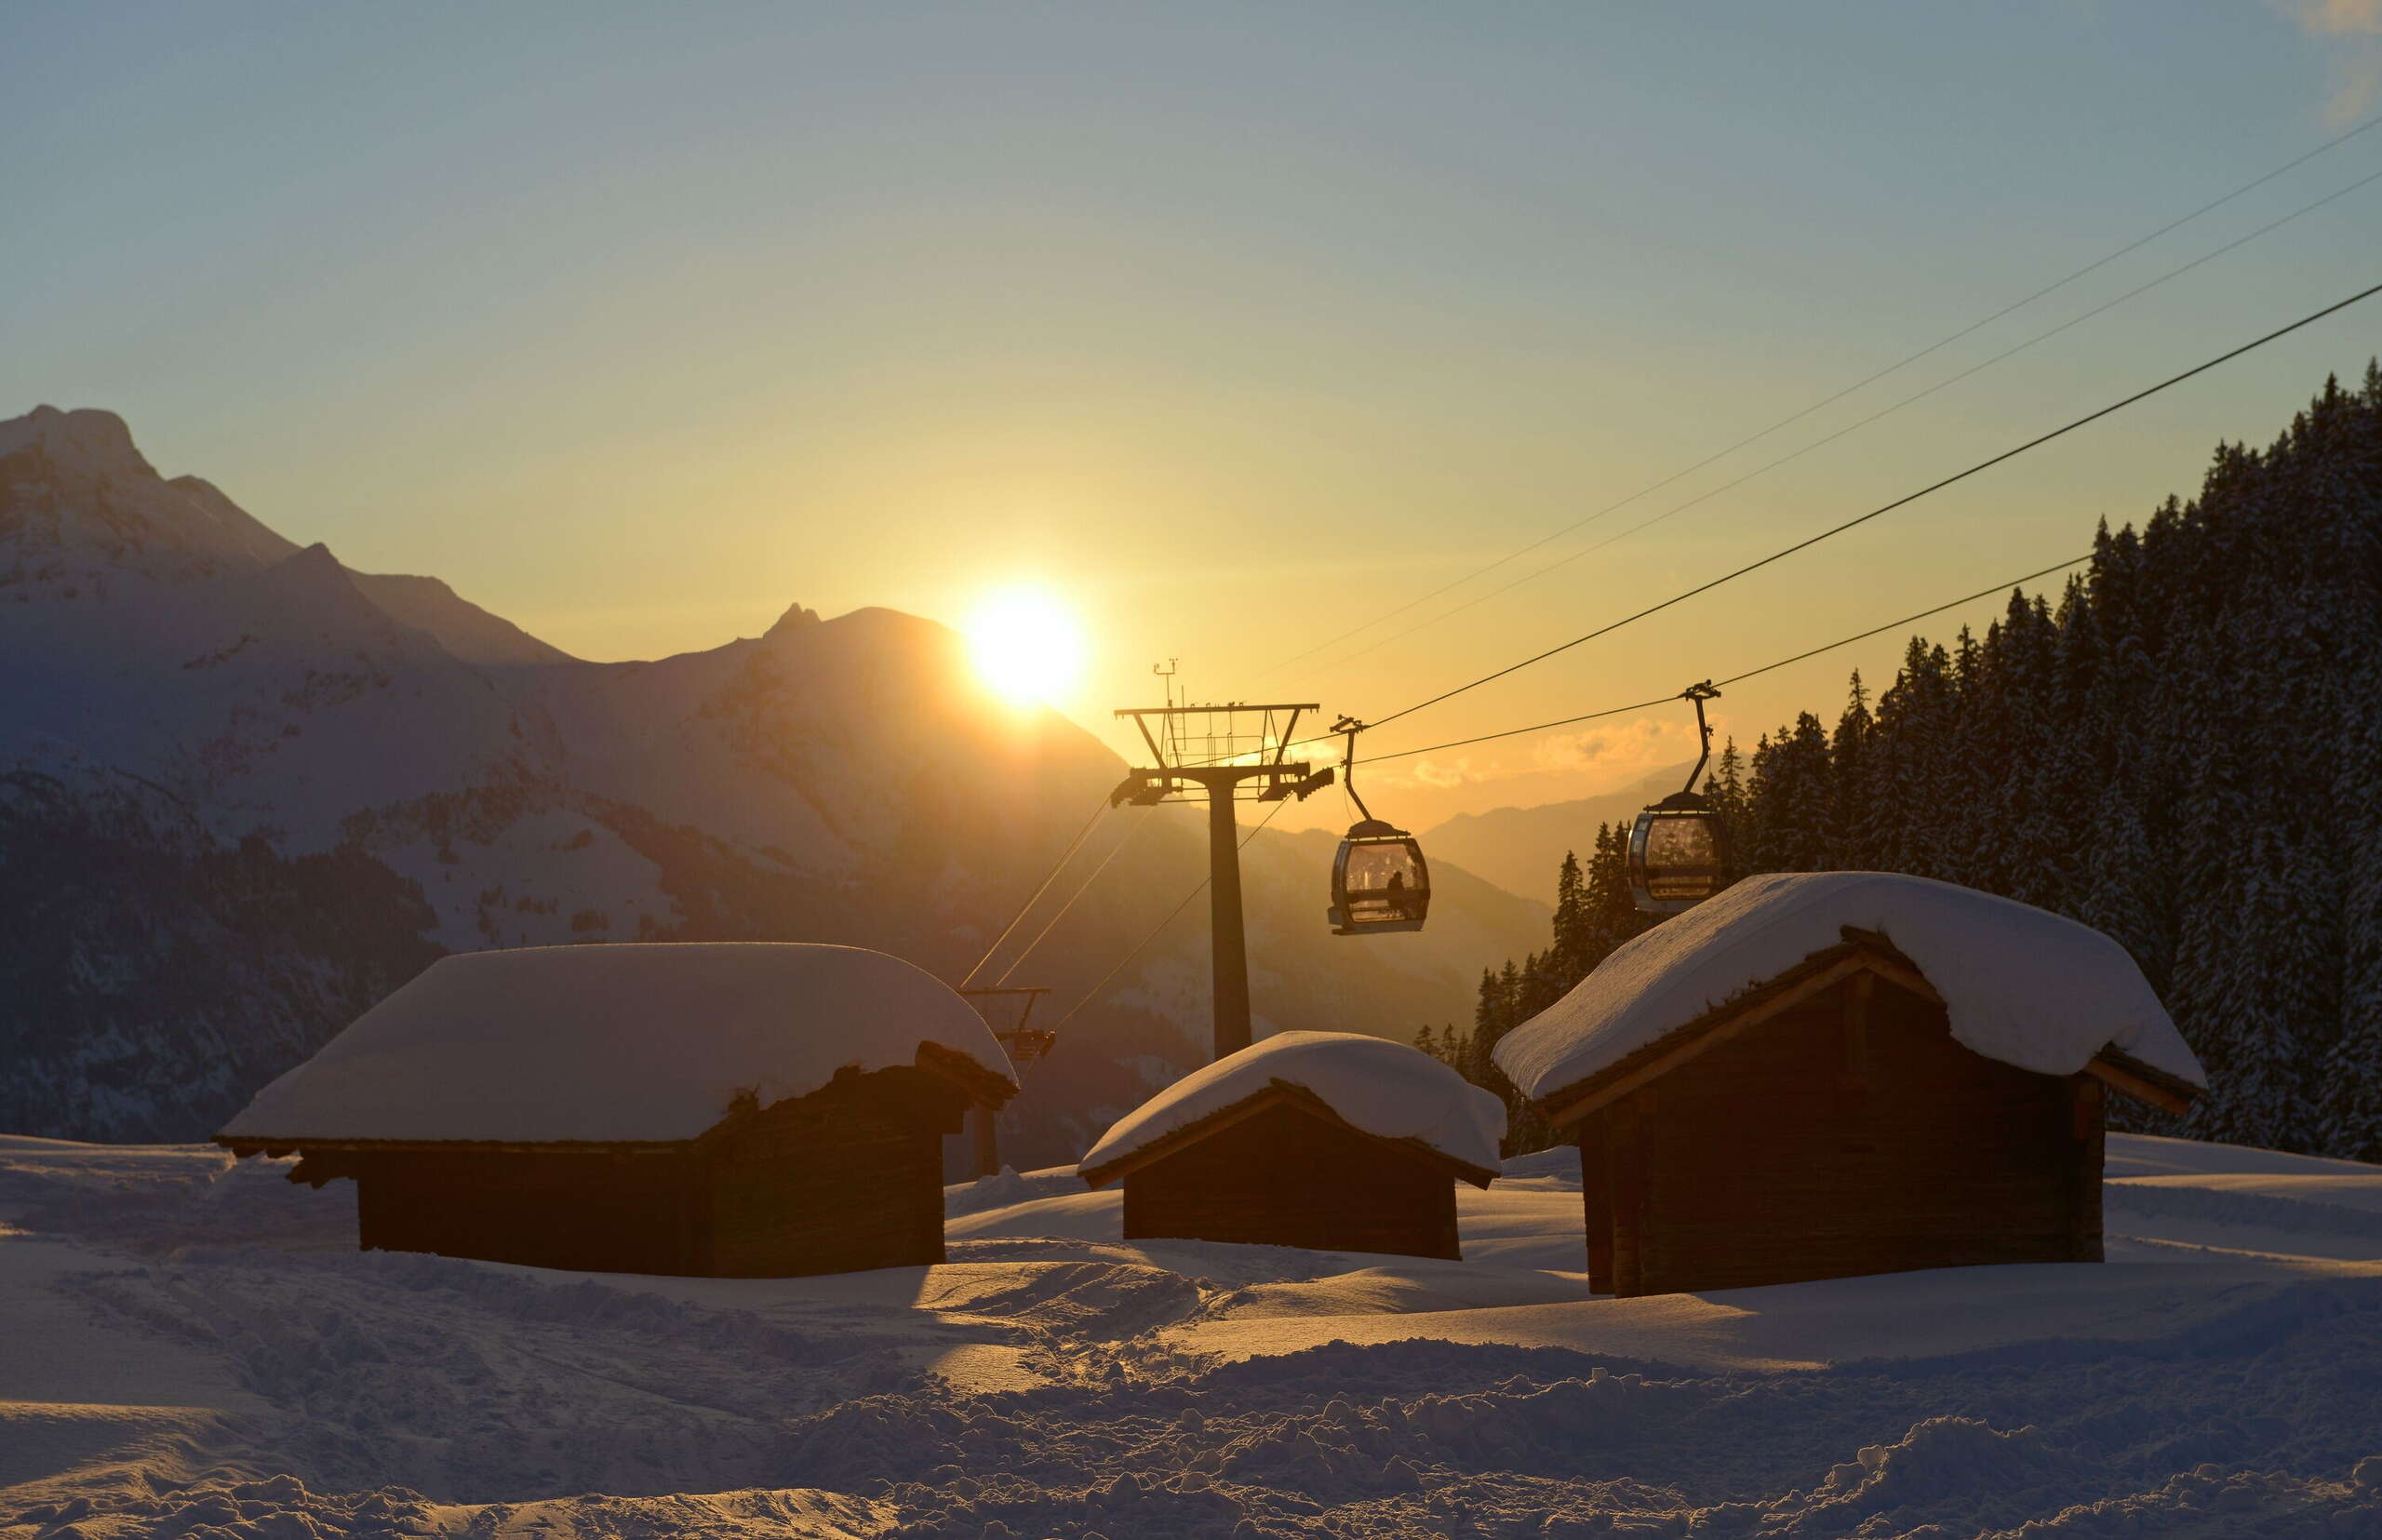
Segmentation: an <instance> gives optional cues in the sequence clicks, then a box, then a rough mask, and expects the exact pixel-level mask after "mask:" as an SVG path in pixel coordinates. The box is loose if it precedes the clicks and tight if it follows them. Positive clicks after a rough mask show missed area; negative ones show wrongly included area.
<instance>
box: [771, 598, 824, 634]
mask: <svg viewBox="0 0 2382 1540" xmlns="http://www.w3.org/2000/svg"><path fill="white" fill-rule="evenodd" d="M818 623H819V611H817V610H816V609H804V608H802V606H800V605H798V604H795V605H788V606H787V607H786V612H785V613H784V614H783V615H780V616H779V617H778V621H777V623H776V624H775V625H773V626H771V627H769V630H767V631H765V632H763V633H762V634H761V639H762V640H764V641H769V640H772V639H774V638H776V637H779V636H784V635H787V634H789V633H792V632H796V631H799V630H801V629H802V628H803V627H805V626H811V625H817V624H818Z"/></svg>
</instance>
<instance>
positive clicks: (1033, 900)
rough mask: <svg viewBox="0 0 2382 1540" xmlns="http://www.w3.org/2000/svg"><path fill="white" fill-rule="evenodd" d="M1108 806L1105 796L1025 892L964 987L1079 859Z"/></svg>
mask: <svg viewBox="0 0 2382 1540" xmlns="http://www.w3.org/2000/svg"><path fill="white" fill-rule="evenodd" d="M1107 810H1108V798H1107V797H1101V799H1100V801H1099V802H1098V803H1097V804H1095V805H1094V806H1093V808H1092V810H1091V817H1090V818H1087V819H1085V820H1084V821H1083V827H1082V828H1080V829H1077V831H1076V837H1074V838H1073V839H1070V840H1068V841H1067V848H1066V849H1065V850H1061V851H1060V852H1059V859H1058V860H1057V861H1055V862H1053V863H1052V864H1051V865H1050V875H1049V876H1047V877H1044V878H1043V879H1042V881H1041V883H1040V884H1039V885H1038V886H1037V887H1036V888H1035V890H1034V891H1032V892H1031V893H1028V894H1027V895H1026V896H1025V902H1024V904H1019V905H1018V906H1017V913H1016V914H1015V915H1013V916H1011V917H1010V922H1009V923H1008V924H1007V925H1004V926H1002V927H1001V933H1000V934H999V935H997V936H995V937H994V938H993V944H991V945H990V946H987V947H985V948H984V956H983V957H978V958H977V959H976V965H975V966H974V967H973V968H970V969H969V970H968V971H967V972H966V973H964V974H962V975H960V979H959V987H960V988H962V989H965V988H967V987H968V985H969V983H970V981H971V980H973V979H974V978H975V976H976V975H977V974H979V973H981V972H983V971H984V964H986V963H988V962H990V961H992V960H993V954H994V953H996V952H997V951H999V950H1000V949H1001V943H1003V942H1005V941H1007V940H1009V938H1010V931H1015V930H1016V929H1017V927H1018V924H1019V922H1020V921H1022V920H1024V918H1025V917H1026V916H1027V914H1029V913H1031V912H1032V910H1033V908H1034V905H1035V904H1038V903H1040V902H1041V899H1042V895H1043V894H1044V893H1046V892H1049V891H1050V884H1051V883H1053V882H1055V881H1057V880H1058V877H1059V874H1060V873H1061V872H1064V871H1065V870H1066V869H1067V863H1068V862H1070V861H1073V860H1074V859H1075V855H1076V851H1077V850H1081V849H1082V848H1083V842H1084V840H1085V839H1086V838H1087V837H1090V836H1091V826H1092V825H1093V824H1097V823H1099V822H1100V815H1101V814H1102V813H1104V812H1106V811H1107Z"/></svg>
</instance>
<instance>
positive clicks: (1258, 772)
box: [1108, 686, 1332, 1059]
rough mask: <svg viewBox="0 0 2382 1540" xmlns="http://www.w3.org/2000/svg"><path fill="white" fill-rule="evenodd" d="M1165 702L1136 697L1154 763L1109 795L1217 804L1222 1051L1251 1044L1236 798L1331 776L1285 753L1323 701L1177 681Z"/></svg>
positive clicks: (1279, 793) (1291, 790)
mask: <svg viewBox="0 0 2382 1540" xmlns="http://www.w3.org/2000/svg"><path fill="white" fill-rule="evenodd" d="M1168 695H1169V699H1168V702H1167V703H1166V704H1165V705H1162V706H1127V707H1124V708H1123V709H1121V710H1119V711H1118V712H1117V717H1118V718H1119V719H1120V720H1121V719H1122V718H1124V717H1128V716H1130V717H1131V718H1132V719H1133V725H1134V726H1135V727H1137V728H1139V729H1140V730H1141V733H1142V742H1143V743H1146V744H1148V745H1149V751H1150V760H1151V762H1150V763H1149V764H1147V765H1144V766H1140V767H1137V768H1135V769H1134V770H1131V772H1129V773H1128V774H1127V775H1126V777H1125V779H1124V780H1123V781H1121V782H1119V783H1117V789H1116V790H1115V791H1113V792H1111V793H1109V794H1108V802H1109V805H1110V806H1111V807H1121V806H1123V805H1125V804H1127V803H1131V804H1132V805H1134V806H1135V807H1151V806H1155V805H1156V804H1158V803H1160V802H1189V801H1196V800H1198V799H1200V798H1205V799H1206V801H1207V804H1208V914H1209V921H1210V924H1209V931H1210V945H1211V952H1212V956H1211V959H1210V972H1211V980H1212V988H1213V998H1214V1023H1215V1026H1214V1042H1213V1048H1214V1056H1215V1057H1216V1058H1219V1059H1221V1058H1223V1057H1224V1055H1226V1054H1227V1053H1237V1052H1238V1051H1240V1050H1242V1049H1244V1048H1247V1047H1248V1046H1249V1039H1250V1026H1249V941H1248V933H1247V931H1246V929H1245V927H1244V926H1243V923H1242V919H1241V910H1240V833H1239V828H1238V824H1236V823H1235V821H1234V819H1233V805H1234V804H1235V803H1236V802H1243V801H1250V802H1279V801H1280V800H1282V799H1283V798H1284V797H1305V796H1306V795H1307V794H1308V793H1309V792H1312V791H1315V790H1318V788H1320V787H1323V786H1327V785H1330V784H1331V783H1332V770H1331V769H1330V768H1329V767H1327V768H1325V769H1324V770H1321V771H1319V772H1317V773H1313V774H1310V773H1309V771H1308V768H1307V767H1306V766H1305V765H1304V764H1296V763H1292V762H1291V761H1289V760H1287V759H1286V758H1284V755H1285V754H1286V753H1287V752H1288V750H1289V747H1290V743H1291V738H1292V737H1293V735H1294V734H1295V733H1296V732H1297V730H1298V720H1299V716H1300V715H1301V714H1302V713H1304V712H1309V711H1313V710H1315V709H1316V706H1315V704H1314V703H1312V702H1308V703H1303V704H1286V703H1275V704H1250V703H1245V702H1240V701H1232V702H1227V703H1224V704H1221V705H1218V704H1209V705H1191V704H1187V703H1186V704H1180V705H1178V704H1176V703H1174V701H1173V699H1172V690H1171V686H1170V688H1169V690H1168Z"/></svg>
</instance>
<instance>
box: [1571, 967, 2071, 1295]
mask: <svg viewBox="0 0 2382 1540" xmlns="http://www.w3.org/2000/svg"><path fill="white" fill-rule="evenodd" d="M1765 1003H1768V1002H1765ZM2087 1087H2089V1088H2090V1090H2089V1091H2088V1090H2086V1089H2085V1088H2087ZM2101 1110H2102V1109H2101V1103H2100V1100H2099V1081H2098V1080H2097V1079H2094V1078H2092V1077H2091V1076H2089V1075H2082V1076H2076V1077H2059V1076H2049V1075H2038V1074H2034V1073H2031V1072H2029V1071H2027V1070H2023V1069H2019V1068H2016V1067H2014V1066H2013V1065H2005V1064H2002V1063H2001V1062H1999V1061H1997V1060H1993V1059H1989V1058H1987V1057H1985V1056H1984V1055H1982V1054H1979V1053H1976V1052H1974V1051H1972V1050H1970V1049H1968V1048H1966V1047H1964V1046H1963V1045H1961V1044H1960V1043H1959V1042H1958V1041H1956V1040H1955V1039H1954V1038H1952V1037H1951V1034H1950V1028H1949V1025H1948V1023H1947V1020H1946V1016H1945V1011H1944V1007H1943V1005H1942V1003H1941V1001H1940V1000H1938V999H1937V998H1935V997H1934V991H1933V990H1932V989H1931V990H1928V991H1926V992H1925V994H1923V995H1922V994H1920V993H1916V992H1914V991H1913V990H1911V989H1909V988H1907V987H1906V986H1905V985H1904V984H1903V983H1902V981H1900V980H1898V979H1895V978H1894V976H1893V975H1892V974H1881V973H1879V972H1874V971H1854V972H1852V973H1849V974H1840V975H1838V976H1837V977H1835V978H1832V979H1831V980H1830V981H1829V982H1828V983H1827V985H1826V986H1825V987H1824V988H1822V989H1820V990H1819V991H1818V992H1816V993H1812V994H1807V995H1805V996H1803V998H1800V999H1797V1000H1795V1001H1794V1003H1792V1004H1791V1005H1787V1007H1786V1008H1785V1009H1783V1010H1779V1009H1772V1010H1770V1011H1766V1012H1765V1014H1764V1016H1763V1019H1761V1020H1760V1021H1758V1022H1755V1023H1753V1024H1749V1025H1747V1026H1746V1027H1745V1028H1743V1029H1741V1030H1736V1031H1733V1032H1731V1033H1728V1034H1727V1035H1726V1036H1725V1038H1722V1040H1720V1041H1718V1042H1712V1043H1709V1044H1708V1045H1707V1046H1706V1048H1705V1050H1704V1051H1702V1052H1700V1053H1698V1054H1697V1055H1696V1056H1694V1057H1693V1059H1691V1060H1687V1061H1685V1062H1679V1063H1677V1064H1675V1065H1673V1066H1671V1067H1670V1068H1669V1070H1668V1072H1667V1073H1666V1074H1664V1075H1663V1076H1662V1077H1661V1078H1660V1081H1659V1084H1656V1083H1652V1082H1639V1083H1638V1084H1636V1085H1634V1086H1632V1087H1631V1088H1629V1089H1627V1090H1626V1091H1623V1092H1622V1094H1620V1095H1619V1096H1617V1097H1613V1098H1610V1099H1607V1100H1605V1101H1603V1102H1602V1104H1601V1105H1600V1107H1599V1110H1598V1111H1597V1112H1596V1113H1594V1114H1592V1115H1591V1116H1589V1117H1588V1118H1586V1119H1585V1120H1584V1121H1583V1122H1582V1124H1581V1126H1580V1130H1579V1134H1578V1139H1579V1143H1580V1145H1581V1152H1582V1158H1581V1168H1582V1178H1583V1181H1582V1185H1583V1189H1584V1199H1583V1203H1584V1217H1585V1219H1586V1223H1587V1225H1588V1226H1589V1233H1590V1236H1591V1238H1592V1239H1591V1240H1590V1243H1589V1247H1588V1253H1589V1254H1588V1269H1589V1275H1590V1281H1591V1286H1592V1287H1595V1288H1597V1289H1599V1291H1604V1290H1607V1289H1609V1290H1610V1291H1611V1292H1615V1293H1620V1294H1641V1293H1667V1292H1682V1291H1704V1290H1713V1289H1729V1288H1741V1287H1748V1286H1752V1285H1757V1284H1770V1283H1787V1282H1794V1281H1799V1280H1802V1279H1820V1278H1839V1277H1845V1276H1848V1275H1853V1274H1861V1273H1879V1272H1896V1271H1903V1270H1906V1269H1910V1268H1919V1267H1953V1266H1968V1265H1981V1264H1987V1263H2008V1262H2054V1261H2069V1260H2080V1261H2082V1260H2098V1258H2099V1255H2100V1223H2099V1195H2100V1175H2101V1160H2100V1155H2101V1145H2100V1140H2101ZM1599 1231H1602V1232H1604V1233H1605V1235H1606V1236H1608V1237H1609V1240H1608V1246H1609V1257H1610V1260H1609V1262H1606V1261H1603V1260H1602V1259H1600V1257H1599V1249H1600V1248H1599V1245H1598V1243H1597V1239H1595V1238H1597V1237H1598V1235H1599Z"/></svg>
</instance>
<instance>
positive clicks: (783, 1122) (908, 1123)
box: [702, 1069, 964, 1278]
mask: <svg viewBox="0 0 2382 1540" xmlns="http://www.w3.org/2000/svg"><path fill="white" fill-rule="evenodd" d="M963 1111H964V1102H963V1099H962V1098H961V1097H960V1096H959V1095H958V1094H957V1092H956V1091H952V1090H951V1089H950V1088H949V1087H947V1086H946V1085H944V1084H943V1083H942V1082H939V1081H937V1080H935V1079H934V1078H933V1077H930V1076H928V1075H925V1074H922V1073H921V1072H919V1071H917V1070H915V1069H887V1070H880V1071H878V1072H877V1073H876V1074H874V1075H863V1076H855V1077H849V1078H843V1079H839V1080H837V1081H836V1083H835V1084H833V1085H830V1086H828V1087H826V1088H825V1089H823V1090H822V1091H814V1092H812V1093H811V1094H810V1095H809V1096H805V1097H802V1098H801V1099H799V1100H797V1101H793V1102H784V1103H781V1104H780V1105H777V1106H774V1107H771V1108H770V1109H769V1111H767V1112H764V1113H760V1114H757V1115H756V1116H754V1117H751V1118H741V1119H731V1120H730V1121H729V1122H728V1123H725V1124H723V1125H722V1126H721V1127H719V1128H718V1129H716V1130H714V1131H713V1132H712V1133H711V1134H710V1135H708V1136H707V1137H706V1138H705V1139H704V1141H703V1155H702V1159H703V1167H704V1179H703V1190H704V1193H705V1199H706V1212H707V1220H708V1237H707V1250H706V1263H707V1265H706V1266H705V1267H704V1269H703V1270H704V1272H706V1273H708V1274H712V1275H715V1276H717V1277H721V1278H791V1277H797V1276H801V1275H804V1274H809V1273H842V1272H858V1271H861V1270H863V1269H865V1268H871V1267H917V1266H925V1265H929V1264H931V1263H937V1262H941V1261H942V1260H943V1133H944V1132H947V1131H953V1130H956V1128H957V1124H958V1122H959V1120H960V1118H961V1115H962V1112H963Z"/></svg>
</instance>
